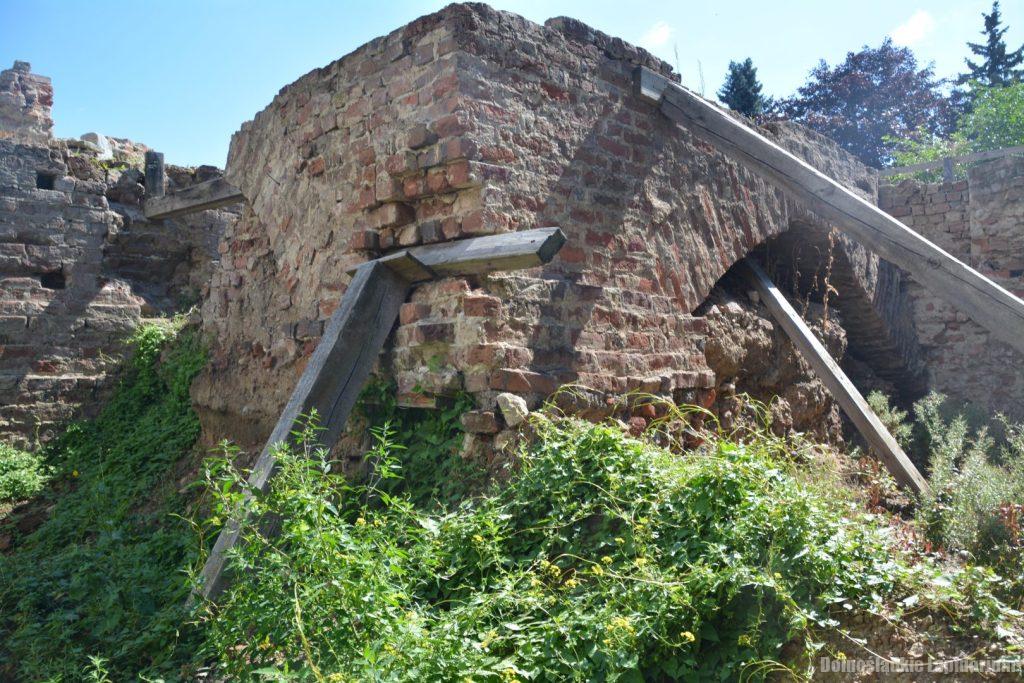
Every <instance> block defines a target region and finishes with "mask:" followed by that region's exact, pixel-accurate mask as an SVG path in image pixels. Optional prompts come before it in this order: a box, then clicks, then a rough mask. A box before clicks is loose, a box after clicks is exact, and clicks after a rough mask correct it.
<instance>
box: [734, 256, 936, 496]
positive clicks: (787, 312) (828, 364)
mask: <svg viewBox="0 0 1024 683" xmlns="http://www.w3.org/2000/svg"><path fill="white" fill-rule="evenodd" d="M737 270H739V271H740V272H741V274H742V275H743V276H744V277H745V278H746V279H747V280H748V281H749V282H750V284H751V285H752V286H753V287H754V289H755V290H756V291H757V293H758V294H759V295H760V296H761V300H762V301H764V304H765V307H767V309H768V312H769V313H771V315H772V317H773V318H774V319H775V320H776V322H778V323H779V325H780V326H781V327H782V329H783V330H784V331H785V332H786V335H787V336H789V338H790V340H791V341H792V342H793V345H794V346H795V347H796V348H797V351H799V352H800V355H801V356H803V357H804V359H805V360H806V361H807V362H808V363H809V364H810V366H811V368H812V369H813V370H814V374H815V375H817V377H818V379H820V380H821V383H822V384H824V385H825V388H826V389H828V390H829V391H830V392H831V393H832V396H833V397H835V399H836V402H837V403H839V407H840V408H842V409H843V412H844V413H846V415H847V417H849V418H850V421H851V422H853V424H854V426H855V427H856V428H857V431H858V432H860V435H861V436H863V437H864V440H865V441H867V442H868V445H869V446H870V447H871V450H872V451H874V452H875V454H876V455H878V457H879V458H881V460H882V463H883V464H885V466H886V468H887V469H888V470H889V472H890V473H891V474H892V476H893V477H895V478H896V481H897V482H899V483H900V484H902V485H903V486H906V487H908V488H910V489H911V490H912V491H913V492H914V493H916V494H918V495H921V494H922V493H924V492H926V491H927V490H928V482H927V481H925V478H924V477H923V476H921V473H920V472H918V470H917V468H916V467H915V466H914V463H912V462H911V461H910V458H908V457H907V454H906V453H904V452H903V449H902V448H900V445H899V444H898V443H896V439H895V438H893V436H892V434H890V433H889V430H888V429H886V427H885V425H883V424H882V422H881V420H879V419H878V416H877V415H875V413H874V412H872V410H871V408H870V407H869V406H868V404H867V401H865V400H864V397H863V396H861V394H860V392H859V391H857V387H855V386H854V385H853V382H851V381H850V379H849V378H848V377H847V376H846V373H845V372H843V370H842V368H840V367H839V364H838V363H836V362H835V361H834V360H833V359H832V357H831V356H830V355H829V353H828V350H827V349H826V348H825V347H824V345H823V344H822V343H821V342H820V341H818V338H817V337H815V336H814V332H812V331H811V329H810V328H809V327H808V326H807V324H806V323H805V322H804V321H803V319H802V318H801V317H800V314H799V313H797V312H796V310H795V309H794V308H793V307H792V306H791V305H790V303H789V301H787V300H786V297H785V295H783V294H782V292H781V291H779V288H778V287H776V286H775V283H773V282H772V281H771V279H770V278H769V277H768V275H767V274H765V272H764V271H763V270H762V269H761V267H760V266H759V265H757V263H755V262H753V261H751V260H749V259H747V260H745V261H741V262H740V263H739V264H737Z"/></svg>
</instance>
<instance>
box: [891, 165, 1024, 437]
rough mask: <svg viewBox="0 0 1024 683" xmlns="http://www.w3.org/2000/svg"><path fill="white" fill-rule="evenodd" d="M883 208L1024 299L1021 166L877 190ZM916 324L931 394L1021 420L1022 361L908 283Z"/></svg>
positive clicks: (983, 169)
mask: <svg viewBox="0 0 1024 683" xmlns="http://www.w3.org/2000/svg"><path fill="white" fill-rule="evenodd" d="M879 202H880V206H881V207H882V208H883V209H885V210H886V211H887V212H889V213H890V214H892V215H893V216H895V217H897V218H899V219H900V220H901V221H903V222H904V223H906V224H907V225H908V226H910V227H911V228H913V229H914V230H915V231H917V232H918V233H920V234H921V235H922V236H924V237H926V238H928V239H929V240H931V241H933V242H935V243H936V244H938V245H939V246H940V247H941V248H943V249H945V250H946V251H948V252H949V253H951V254H952V255H953V256H955V257H957V258H958V259H960V260H961V261H963V262H964V263H967V264H968V265H970V266H971V267H973V268H975V269H977V270H978V271H979V272H981V273H982V274H983V275H986V276H987V277H989V278H992V279H993V280H994V281H995V282H997V283H998V284H1000V285H1002V286H1003V287H1005V288H1006V289H1008V290H1009V291H1011V292H1013V293H1014V294H1016V295H1017V296H1022V295H1024V158H1020V157H1006V158H1003V159H999V160H997V161H990V162H986V163H983V164H979V165H977V166H974V167H972V168H971V169H970V170H969V171H968V179H967V180H962V181H958V182H955V183H927V184H926V183H920V182H916V181H911V180H907V181H903V182H901V183H899V184H898V185H888V186H882V188H881V192H880V197H879ZM907 293H908V295H909V298H910V301H911V302H912V311H913V320H914V324H915V327H916V329H917V335H918V338H919V340H920V343H921V345H922V349H923V352H924V359H925V363H926V365H927V367H928V383H929V386H930V387H931V388H933V389H935V390H938V391H941V392H943V393H946V394H949V395H950V396H952V397H954V398H955V399H957V400H959V401H962V402H970V403H973V404H976V405H977V406H978V407H980V408H982V409H984V410H987V411H1003V412H1006V413H1008V414H1010V415H1013V416H1015V417H1024V370H1022V369H1024V356H1021V354H1020V353H1018V352H1016V351H1014V350H1013V349H1012V348H1011V347H1010V346H1008V345H1007V344H1004V343H1002V342H1000V341H998V340H996V339H993V338H991V336H990V335H989V333H988V332H987V331H986V330H985V329H984V328H983V327H981V326H980V325H978V324H977V323H975V322H974V321H972V320H970V319H969V318H968V317H967V316H966V315H965V314H964V313H961V312H960V311H958V310H957V309H956V307H955V306H954V305H952V304H950V303H948V302H946V301H945V300H944V299H940V298H938V297H936V296H934V295H932V294H931V293H929V292H928V291H926V290H925V289H924V288H923V287H921V286H920V285H918V284H917V283H915V282H913V280H911V279H908V285H907Z"/></svg>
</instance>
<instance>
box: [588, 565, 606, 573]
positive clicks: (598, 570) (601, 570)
mask: <svg viewBox="0 0 1024 683" xmlns="http://www.w3.org/2000/svg"><path fill="white" fill-rule="evenodd" d="M590 572H591V573H592V574H593V575H594V576H601V575H602V574H604V567H602V566H601V565H599V564H595V565H593V566H591V567H590Z"/></svg>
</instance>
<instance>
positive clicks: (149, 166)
mask: <svg viewBox="0 0 1024 683" xmlns="http://www.w3.org/2000/svg"><path fill="white" fill-rule="evenodd" d="M145 163H146V165H145V169H144V170H145V174H146V199H150V198H153V197H163V196H164V192H165V189H164V188H165V185H166V176H165V175H164V155H163V154H162V153H160V152H153V151H149V152H146V162H145Z"/></svg>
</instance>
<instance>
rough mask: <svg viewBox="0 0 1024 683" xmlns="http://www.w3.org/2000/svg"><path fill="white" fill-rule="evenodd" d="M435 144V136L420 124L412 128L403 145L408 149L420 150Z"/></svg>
mask: <svg viewBox="0 0 1024 683" xmlns="http://www.w3.org/2000/svg"><path fill="white" fill-rule="evenodd" d="M435 142H437V136H436V135H434V133H433V132H431V130H430V129H429V128H427V127H426V126H425V125H423V124H422V123H418V124H416V125H415V126H413V127H412V129H411V130H410V131H409V134H408V135H407V136H406V141H405V144H406V146H407V147H409V149H420V148H421V147H426V146H427V145H432V144H434V143H435Z"/></svg>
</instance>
